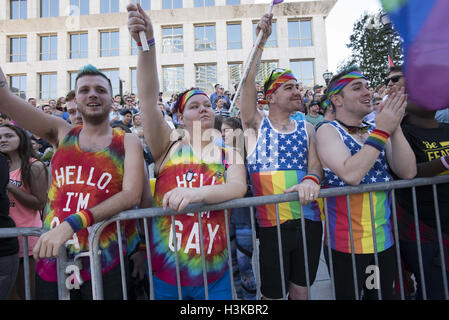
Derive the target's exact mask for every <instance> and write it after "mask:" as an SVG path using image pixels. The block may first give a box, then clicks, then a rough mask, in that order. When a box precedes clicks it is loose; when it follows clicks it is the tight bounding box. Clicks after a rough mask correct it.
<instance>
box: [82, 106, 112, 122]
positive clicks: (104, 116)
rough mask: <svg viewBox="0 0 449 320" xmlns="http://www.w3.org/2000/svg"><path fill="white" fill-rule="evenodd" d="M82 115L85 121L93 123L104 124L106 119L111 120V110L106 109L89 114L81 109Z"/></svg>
mask: <svg viewBox="0 0 449 320" xmlns="http://www.w3.org/2000/svg"><path fill="white" fill-rule="evenodd" d="M80 113H81V116H82V118H83V123H88V124H91V125H99V124H102V123H103V122H104V121H105V120H106V119H107V120H108V122H109V111H107V112H106V111H105V112H103V113H100V114H95V115H87V114H85V113H84V112H83V111H81V110H80Z"/></svg>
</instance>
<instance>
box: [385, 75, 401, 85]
mask: <svg viewBox="0 0 449 320" xmlns="http://www.w3.org/2000/svg"><path fill="white" fill-rule="evenodd" d="M401 78H402V76H400V75H397V76H392V77H390V78H387V79H386V80H385V85H387V86H388V84H389V83H390V81H392V82H393V83H397V82H398V81H399V79H401Z"/></svg>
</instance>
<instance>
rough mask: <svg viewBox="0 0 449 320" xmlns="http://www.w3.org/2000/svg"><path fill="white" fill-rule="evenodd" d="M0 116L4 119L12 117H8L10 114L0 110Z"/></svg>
mask: <svg viewBox="0 0 449 320" xmlns="http://www.w3.org/2000/svg"><path fill="white" fill-rule="evenodd" d="M0 118H2V119H4V120H6V119H10V118H9V117H8V115H7V114H6V113H3V112H0Z"/></svg>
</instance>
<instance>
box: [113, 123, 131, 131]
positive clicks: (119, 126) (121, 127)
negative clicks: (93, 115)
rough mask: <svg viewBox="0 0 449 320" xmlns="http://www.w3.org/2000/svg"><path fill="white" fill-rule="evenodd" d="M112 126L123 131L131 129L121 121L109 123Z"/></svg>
mask: <svg viewBox="0 0 449 320" xmlns="http://www.w3.org/2000/svg"><path fill="white" fill-rule="evenodd" d="M111 127H112V128H119V129H122V130H123V131H125V132H126V133H131V129H130V128H128V127H127V126H125V125H124V124H122V123H114V124H113V125H111Z"/></svg>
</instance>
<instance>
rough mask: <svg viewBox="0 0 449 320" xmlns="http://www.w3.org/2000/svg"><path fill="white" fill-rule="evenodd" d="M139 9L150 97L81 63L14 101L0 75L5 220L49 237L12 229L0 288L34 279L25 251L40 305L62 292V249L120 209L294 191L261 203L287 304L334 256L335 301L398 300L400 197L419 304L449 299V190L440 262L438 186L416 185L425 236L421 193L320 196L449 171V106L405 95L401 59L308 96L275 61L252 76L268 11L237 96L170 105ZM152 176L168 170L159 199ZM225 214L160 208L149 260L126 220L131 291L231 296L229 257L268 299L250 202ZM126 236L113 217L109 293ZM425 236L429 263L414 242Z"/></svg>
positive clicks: (261, 226)
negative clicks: (38, 95)
mask: <svg viewBox="0 0 449 320" xmlns="http://www.w3.org/2000/svg"><path fill="white" fill-rule="evenodd" d="M127 9H128V28H129V31H130V34H131V36H132V37H133V38H134V40H135V41H136V43H138V46H139V49H140V50H139V55H138V64H137V86H138V92H139V96H138V97H136V95H135V94H132V93H131V94H129V95H125V96H123V97H122V96H120V95H116V96H113V95H112V86H111V83H110V80H109V79H108V78H107V77H106V76H105V75H104V74H103V73H101V72H100V71H99V70H98V69H96V68H95V67H94V66H91V65H88V66H86V67H84V68H83V69H82V70H80V72H79V73H78V75H77V77H76V82H75V90H74V91H70V92H69V93H68V94H67V95H66V97H64V98H59V99H58V100H50V101H49V102H48V104H44V105H42V106H37V105H36V99H33V98H30V99H28V101H27V102H26V101H23V100H21V99H20V98H19V97H17V96H15V95H14V94H12V93H11V92H10V91H9V89H8V88H7V86H6V78H5V76H4V74H3V72H1V69H0V98H1V99H0V112H2V115H1V116H0V121H1V125H0V152H1V154H0V169H2V171H1V182H2V185H1V187H2V189H1V190H0V191H1V199H0V200H1V202H0V204H1V208H0V209H1V212H0V227H13V226H17V227H43V228H44V229H46V230H47V232H45V233H44V234H43V235H42V236H40V237H35V238H33V237H30V238H29V242H28V248H29V251H28V253H27V252H23V249H22V245H21V244H20V245H19V243H21V241H19V243H18V241H17V239H16V238H8V239H0V271H1V272H0V298H2V299H6V298H8V297H9V298H11V299H23V298H24V292H23V286H24V284H23V273H22V274H20V272H19V274H18V270H22V271H21V272H23V263H24V259H23V256H24V255H28V256H29V257H30V259H29V261H30V262H29V263H30V266H29V267H30V269H31V270H33V272H31V274H30V276H31V278H30V281H31V283H32V284H33V285H32V297H33V298H36V299H57V298H58V291H57V272H56V257H58V255H59V250H60V248H61V247H62V246H65V247H66V249H67V252H68V255H69V257H70V258H74V257H75V256H76V255H77V254H79V253H80V252H83V251H87V250H88V249H89V244H88V237H89V232H90V229H91V227H92V226H93V225H94V224H95V223H98V222H101V221H103V220H105V219H107V218H109V217H111V216H113V215H115V214H117V213H119V212H122V211H124V210H127V209H132V208H148V207H151V206H157V207H163V208H164V209H166V208H170V209H172V210H174V211H180V212H183V210H185V208H186V207H187V206H188V205H189V204H192V203H205V204H215V203H220V202H224V201H227V200H232V199H236V198H242V197H252V196H263V195H272V194H282V193H290V192H296V193H297V194H298V199H299V201H294V202H290V203H281V204H279V206H278V207H276V205H274V204H267V205H260V206H257V208H256V220H257V226H256V227H257V237H258V239H259V248H258V250H259V261H258V265H259V268H260V281H261V287H260V290H261V294H262V298H264V299H283V298H285V295H286V294H288V298H289V299H292V300H304V299H307V297H308V291H307V287H308V283H307V281H309V284H310V285H311V284H313V282H314V281H315V278H316V274H317V270H318V265H319V261H320V253H321V251H322V250H324V254H325V257H326V262H327V265H328V267H332V268H333V272H334V281H335V293H336V298H337V299H355V298H359V297H362V298H364V299H377V298H378V296H379V291H380V293H381V296H382V298H383V299H395V298H397V297H398V296H397V294H398V292H397V290H398V279H397V270H398V268H397V265H396V264H397V261H398V257H396V251H395V246H396V245H398V244H397V243H395V240H394V237H393V218H392V206H393V205H397V207H398V210H397V211H398V224H399V230H400V243H399V244H400V248H401V257H402V262H403V266H400V267H402V268H403V269H404V271H405V273H406V274H408V275H414V279H415V280H416V282H417V285H416V297H417V298H418V299H419V298H422V297H423V294H424V293H423V292H422V290H421V279H425V282H426V286H425V287H426V292H425V294H426V296H427V297H428V298H431V299H443V298H444V289H443V282H442V273H441V261H443V260H444V261H446V266H449V259H448V257H449V254H448V251H449V250H448V249H449V219H448V217H447V215H446V214H445V213H446V212H447V209H448V205H449V202H448V199H449V197H448V196H449V194H448V192H449V186H448V185H447V184H442V185H439V186H438V200H439V202H438V205H439V210H440V212H441V213H442V214H441V215H440V220H441V229H442V230H441V231H442V234H443V244H444V256H443V257H441V255H440V251H439V246H438V237H437V231H436V218H435V214H434V211H435V208H434V202H433V197H432V196H431V192H432V188H431V187H430V186H424V187H419V188H417V189H416V191H417V192H416V193H417V203H418V212H419V230H415V224H414V222H413V221H414V220H413V212H414V210H413V206H412V203H413V201H412V199H411V191H410V189H402V190H400V191H399V192H398V193H397V197H396V200H397V204H393V203H392V195H391V192H390V191H375V192H372V193H368V192H365V193H360V194H351V195H349V204H348V202H347V200H348V198H347V196H346V195H343V196H335V197H329V198H326V199H325V200H323V199H321V198H319V193H320V189H321V188H336V187H344V186H358V185H366V184H372V183H378V182H389V181H392V180H394V179H413V178H415V177H423V176H427V177H430V176H435V175H439V174H447V173H448V172H449V171H448V170H449V164H448V162H447V160H448V158H447V156H448V155H449V144H448V143H447V141H448V139H449V131H448V130H449V124H447V123H445V121H444V119H445V117H446V114H447V112H446V114H444V113H443V112H441V113H440V114H439V116H436V112H435V111H429V110H427V109H424V108H422V107H420V106H417V105H416V104H414V103H413V102H412V101H409V100H408V97H407V92H406V84H405V76H404V74H403V71H402V69H401V67H400V66H397V67H393V68H391V69H390V72H389V75H388V78H387V79H385V85H383V86H379V87H377V88H375V89H374V88H370V87H369V84H368V81H367V79H366V77H365V76H364V75H363V73H362V72H361V71H360V70H359V69H358V68H357V67H351V68H348V69H345V70H343V71H342V72H341V73H339V74H337V75H335V76H334V77H333V78H332V79H331V81H330V82H329V84H328V85H327V87H323V86H320V85H315V86H314V87H313V88H307V87H305V86H303V84H302V83H298V81H297V79H296V78H295V76H294V75H293V74H292V72H291V70H286V69H274V70H273V71H272V72H271V74H270V75H269V77H267V79H266V80H265V81H264V83H263V84H261V83H257V82H256V74H257V64H258V63H257V62H260V60H261V57H262V54H263V50H262V48H263V45H264V44H265V42H266V41H267V38H268V37H269V35H270V34H271V20H272V16H271V15H264V16H263V17H262V18H261V20H260V22H259V23H258V25H257V28H256V32H257V33H259V32H263V36H262V42H261V44H260V46H259V48H258V49H257V51H256V55H255V61H256V63H254V64H252V65H251V66H250V69H249V72H248V76H247V79H246V81H245V82H244V83H243V84H242V88H241V92H240V95H239V96H238V97H235V96H234V95H232V94H231V91H230V90H226V91H225V90H224V87H223V86H222V85H220V84H217V85H215V87H214V90H215V92H213V94H211V95H210V96H208V95H207V94H206V93H205V92H203V91H202V90H200V89H198V88H190V89H187V90H185V91H183V92H181V93H179V94H176V95H173V96H172V97H171V99H170V100H169V101H164V99H163V93H162V92H160V90H159V82H158V80H157V79H158V74H157V57H156V52H155V49H154V41H152V39H153V27H152V23H151V20H150V18H149V16H148V15H147V14H146V13H145V12H144V11H143V10H142V9H141V8H140V6H135V5H133V4H130V5H128V7H127ZM142 31H143V32H145V34H146V37H147V38H148V39H150V41H149V42H148V44H149V47H150V49H149V50H148V51H143V50H142V48H141V43H140V38H139V32H142ZM236 89H237V88H236V87H235V88H234V91H237V90H236ZM234 98H235V99H234ZM232 101H235V103H234V104H233V103H232ZM446 118H447V117H446ZM22 128H23V129H22ZM214 128H215V131H214V130H213V129H214ZM211 132H212V133H211ZM207 134H208V135H207ZM206 135H207V137H208V139H205V138H204V137H205V136H206ZM148 168H151V170H150V171H149V170H148ZM150 176H151V177H153V176H154V177H155V178H156V185H155V189H154V194H152V192H151V188H150V183H149V177H150ZM8 179H9V183H8ZM45 186H48V187H45ZM8 197H9V210H8V205H7V202H8ZM323 201H326V207H327V218H328V221H329V230H326V231H327V232H325V230H323V229H324V228H323V225H324V224H323V215H324V210H323V207H324V202H323ZM370 202H371V203H373V212H371V211H370ZM301 212H302V214H303V218H304V225H303V224H302V219H301V215H302V214H301ZM225 217H226V216H225V213H224V211H223V210H213V211H207V212H200V213H195V214H193V213H183V214H178V215H176V216H174V218H172V216H170V215H167V216H159V217H155V218H152V219H151V224H150V229H149V237H150V239H149V243H150V246H151V248H150V249H151V250H150V252H151V256H150V257H146V248H145V237H144V232H143V229H142V226H141V225H140V223H139V221H137V220H127V221H126V222H125V223H122V224H121V228H122V229H121V232H122V237H121V239H122V242H123V243H122V244H123V246H122V248H123V250H124V256H125V274H126V281H127V283H128V286H127V287H128V288H129V290H130V297H131V298H139V296H145V295H146V296H147V297H148V295H149V291H148V287H147V283H148V282H147V281H142V280H143V279H148V277H152V280H153V285H154V298H155V299H161V300H165V299H169V300H170V299H178V292H179V291H178V285H180V286H181V290H180V292H181V295H182V298H183V299H204V298H205V291H204V281H205V280H206V281H207V287H208V297H209V299H217V300H221V299H231V298H232V286H231V283H230V281H231V280H230V279H231V275H230V270H229V268H228V255H229V254H231V255H232V261H233V268H232V269H233V271H234V274H233V277H232V278H233V279H234V285H235V289H236V293H237V297H238V298H239V299H248V300H252V299H255V298H256V289H257V286H256V280H255V279H256V277H255V272H256V270H253V264H252V255H253V251H254V250H255V248H253V241H252V223H251V215H250V210H249V208H246V207H245V208H236V209H232V210H231V211H230V223H231V230H230V237H231V239H228V238H227V232H226V224H227V222H226V218H225ZM172 219H173V221H172ZM348 219H349V223H348ZM172 223H173V224H174V229H173V228H172ZM199 224H201V226H199ZM278 225H280V235H278V229H277V227H278ZM115 228H116V227H115V225H114V224H111V225H110V226H108V227H107V228H106V229H105V230H104V231H103V232H102V234H101V236H100V249H101V250H102V255H101V260H102V274H103V279H102V281H103V292H104V298H105V299H122V298H123V297H122V289H121V286H122V284H121V283H122V282H121V271H120V264H119V255H118V239H119V238H118V237H117V234H116V230H115ZM303 229H304V230H305V234H304V235H305V238H304V239H303V236H304V235H303V233H302V230H303ZM373 229H374V230H373ZM200 230H202V231H201V232H200ZM417 233H420V234H421V241H422V242H423V243H422V248H421V250H422V257H419V256H418V254H417V251H416V234H417ZM200 234H201V235H202V238H201V239H200ZM323 234H324V235H325V237H324V242H323V240H322V238H323ZM328 234H329V236H328ZM278 236H279V238H280V240H281V242H280V243H278ZM228 240H229V241H230V242H231V243H232V244H233V245H232V249H231V252H228V246H227V243H228ZM303 243H305V244H306V245H305V246H303ZM328 244H330V248H331V249H330V250H328ZM279 247H280V248H281V250H282V261H281V262H282V263H279V262H280V255H279V250H278V248H279ZM305 249H306V250H307V261H306V260H305V255H304V250H305ZM202 251H203V253H204V256H203V255H202ZM375 253H377V256H375ZM353 254H354V255H353ZM330 257H332V259H330ZM33 258H34V259H33ZM203 259H204V260H203ZM376 259H378V267H379V277H380V279H379V283H380V286H379V287H375V288H372V287H369V286H367V283H366V278H367V276H368V275H367V273H366V270H367V269H368V268H369V267H370V266H372V265H374V264H375V260H376ZM419 259H422V262H423V265H424V274H423V275H421V274H420V272H421V270H420V268H419V263H418V260H419ZM148 260H149V261H151V266H152V271H153V274H151V275H150V274H148V272H147V263H148ZM354 260H355V265H356V268H355V270H356V272H357V277H355V278H356V284H355V283H354V274H353V262H354ZM81 261H82V269H81V277H82V279H83V284H82V285H81V289H79V290H71V291H70V295H71V299H83V300H84V299H91V298H92V292H91V282H90V280H91V275H90V272H91V267H90V264H89V259H88V258H85V257H84V258H81ZM203 265H205V268H206V275H207V276H206V279H204V277H203V272H202V268H203ZM178 266H179V268H178ZM306 266H307V268H306ZM281 268H283V270H281ZM306 270H308V274H306ZM446 272H447V270H446ZM2 274H6V275H7V276H6V277H3V276H1V275H2ZM281 274H283V275H284V282H282V278H281ZM447 274H448V275H449V273H447ZM132 279H134V280H132ZM34 284H35V285H34ZM356 288H358V290H357V289H356ZM407 289H410V292H412V291H413V288H408V287H407ZM131 291H132V292H131Z"/></svg>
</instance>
